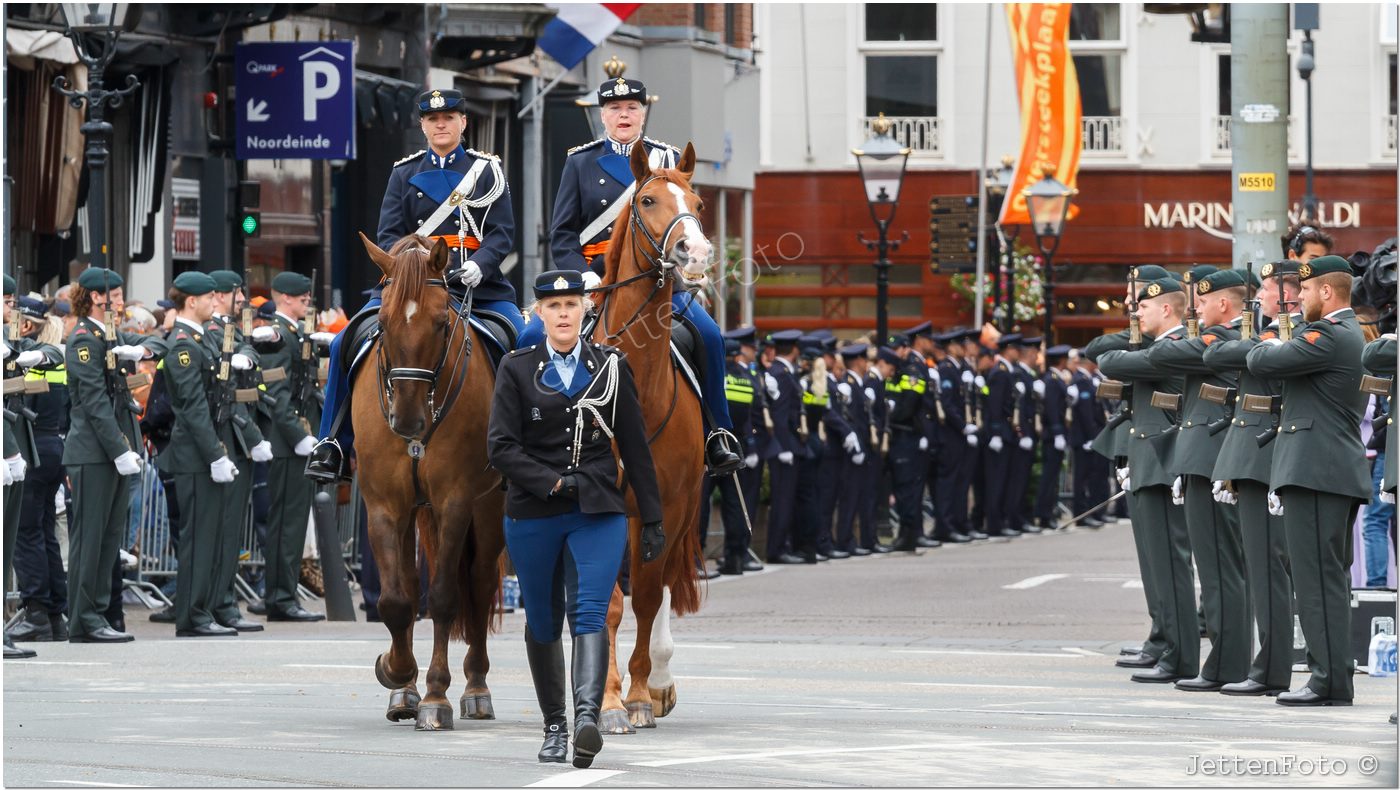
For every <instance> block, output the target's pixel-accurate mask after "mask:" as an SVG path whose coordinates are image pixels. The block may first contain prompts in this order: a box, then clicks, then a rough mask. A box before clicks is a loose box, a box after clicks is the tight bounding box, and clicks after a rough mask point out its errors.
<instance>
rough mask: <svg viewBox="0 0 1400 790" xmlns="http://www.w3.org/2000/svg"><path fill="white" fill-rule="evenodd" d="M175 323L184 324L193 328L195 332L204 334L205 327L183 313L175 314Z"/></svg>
mask: <svg viewBox="0 0 1400 790" xmlns="http://www.w3.org/2000/svg"><path fill="white" fill-rule="evenodd" d="M175 323H177V324H184V325H185V326H187V327H189V328H190V329H193V330H194V331H195V332H198V333H199V334H204V327H202V326H200V325H199V324H196V323H195V322H193V321H191V320H190V319H188V318H185V317H184V316H182V315H177V316H175Z"/></svg>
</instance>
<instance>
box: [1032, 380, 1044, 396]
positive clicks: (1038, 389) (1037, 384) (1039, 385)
mask: <svg viewBox="0 0 1400 790" xmlns="http://www.w3.org/2000/svg"><path fill="white" fill-rule="evenodd" d="M1031 391H1032V392H1034V393H1035V394H1036V395H1037V396H1039V397H1042V398H1043V397H1045V382H1043V381H1041V380H1040V379H1036V380H1035V381H1032V382H1031Z"/></svg>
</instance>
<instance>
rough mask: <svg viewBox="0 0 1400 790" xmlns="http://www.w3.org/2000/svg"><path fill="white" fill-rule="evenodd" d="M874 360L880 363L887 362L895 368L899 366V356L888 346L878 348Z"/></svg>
mask: <svg viewBox="0 0 1400 790" xmlns="http://www.w3.org/2000/svg"><path fill="white" fill-rule="evenodd" d="M875 358H876V359H878V360H880V361H881V362H888V363H890V364H891V365H894V366H896V367H898V366H899V363H900V359H899V354H898V353H896V352H895V350H894V349H892V348H890V347H889V346H880V350H879V351H876V352H875Z"/></svg>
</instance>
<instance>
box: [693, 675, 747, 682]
mask: <svg viewBox="0 0 1400 790" xmlns="http://www.w3.org/2000/svg"><path fill="white" fill-rule="evenodd" d="M675 678H676V680H740V681H745V682H752V681H755V680H758V678H751V677H733V676H730V675H675Z"/></svg>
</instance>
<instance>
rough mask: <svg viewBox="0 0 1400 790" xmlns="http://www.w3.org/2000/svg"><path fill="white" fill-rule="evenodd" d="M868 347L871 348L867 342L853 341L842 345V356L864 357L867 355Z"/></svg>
mask: <svg viewBox="0 0 1400 790" xmlns="http://www.w3.org/2000/svg"><path fill="white" fill-rule="evenodd" d="M868 348H870V346H868V345H866V344H865V343H851V344H850V345H848V346H842V347H841V358H842V359H855V358H856V357H863V356H865V350H866V349H868Z"/></svg>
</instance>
